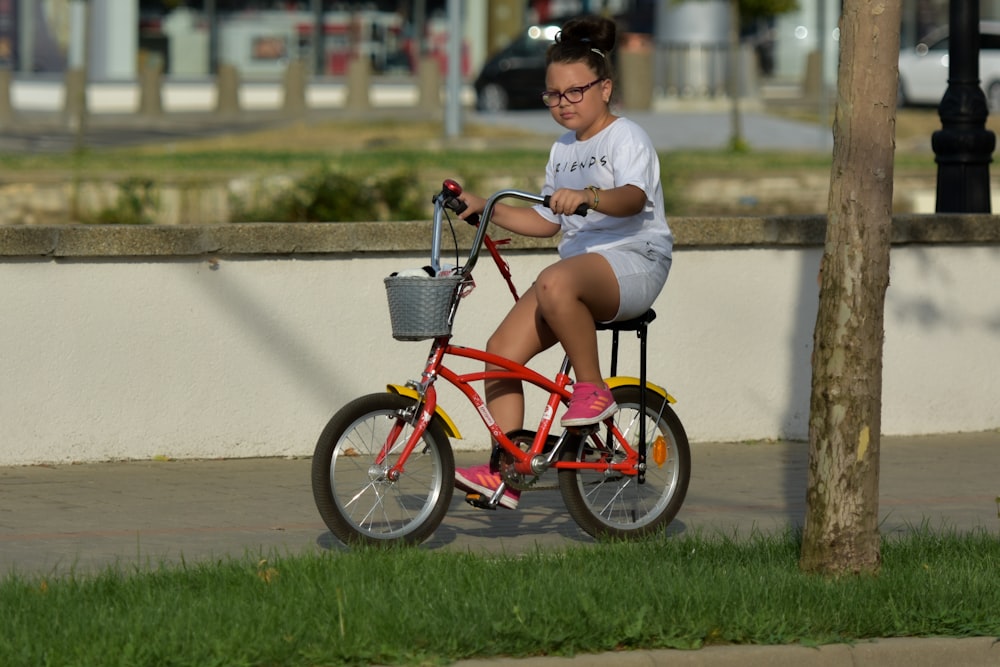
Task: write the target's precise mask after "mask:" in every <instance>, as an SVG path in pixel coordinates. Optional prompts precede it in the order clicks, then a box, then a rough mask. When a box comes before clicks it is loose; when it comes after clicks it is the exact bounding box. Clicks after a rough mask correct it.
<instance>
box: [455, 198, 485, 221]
mask: <svg viewBox="0 0 1000 667" xmlns="http://www.w3.org/2000/svg"><path fill="white" fill-rule="evenodd" d="M458 198H459V199H460V200H461V201H463V202H465V205H466V209H465V210H464V211H462V212H461V213H459V214H458V217H459V218H461V219H462V220H468V219H469V217H470V216H472V215H475V216H476V217H478V216H479V214H480V213H482V212H483V209H485V208H486V200H485V199H483V198H482V197H477V196H476V195H474V194H472V193H470V192H463V193H462V194H461V195H459V197H458Z"/></svg>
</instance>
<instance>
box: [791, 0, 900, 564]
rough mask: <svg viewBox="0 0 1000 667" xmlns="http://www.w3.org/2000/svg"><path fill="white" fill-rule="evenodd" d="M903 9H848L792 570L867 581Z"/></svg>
mask: <svg viewBox="0 0 1000 667" xmlns="http://www.w3.org/2000/svg"><path fill="white" fill-rule="evenodd" d="M899 25H900V0H844V3H843V10H842V16H841V20H840V65H839V72H838V84H837V104H836V110H835V118H834V128H833V129H834V146H833V168H832V173H831V178H830V201H829V217H828V221H827V232H826V245H825V248H824V251H823V264H822V271H821V276H820V300H819V313H818V315H817V319H816V329H815V334H814V352H813V380H812V398H811V402H810V415H809V447H810V451H809V481H808V491H807V498H806V500H807V507H806V518H805V527H804V532H803V543H802V553H801V561H800V566H801V568H802V569H803V570H805V571H807V572H817V573H827V574H844V573H862V572H875V571H877V570H878V567H879V562H880V558H881V556H880V543H879V542H880V540H879V532H878V473H879V443H880V436H881V433H880V429H881V421H882V420H881V410H882V340H883V322H884V313H883V311H884V307H885V290H886V287H887V286H888V284H889V244H890V234H891V228H892V178H893V152H894V149H895V114H896V80H897V73H896V66H897V59H898V57H899Z"/></svg>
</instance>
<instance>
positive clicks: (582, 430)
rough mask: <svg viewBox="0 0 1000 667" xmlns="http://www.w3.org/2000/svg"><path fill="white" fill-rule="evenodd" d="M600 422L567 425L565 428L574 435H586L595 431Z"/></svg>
mask: <svg viewBox="0 0 1000 667" xmlns="http://www.w3.org/2000/svg"><path fill="white" fill-rule="evenodd" d="M600 426H601V425H600V424H588V425H587V426H567V427H566V430H567V431H569V433H570V434H571V435H576V436H581V437H582V436H588V435H593V434H594V433H597V429H598V428H600Z"/></svg>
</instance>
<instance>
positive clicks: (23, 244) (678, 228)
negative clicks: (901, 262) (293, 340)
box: [0, 214, 1000, 258]
mask: <svg viewBox="0 0 1000 667" xmlns="http://www.w3.org/2000/svg"><path fill="white" fill-rule="evenodd" d="M825 223H826V217H825V216H823V215H812V216H774V217H684V218H671V221H670V224H671V227H672V229H673V231H674V235H675V237H676V245H677V247H681V248H683V247H692V248H712V247H719V248H724V247H738V246H763V247H781V246H797V247H802V246H817V245H822V244H823V242H824V234H825ZM430 228H431V226H430V222H427V221H414V222H340V223H230V224H224V225H135V226H129V225H51V226H31V225H12V226H2V227H0V257H8V258H14V257H21V258H28V257H54V258H95V257H104V258H109V257H178V256H203V255H230V256H232V255H309V254H355V253H392V252H420V251H424V250H426V249H427V248H428V247H429V241H428V236H429V234H430ZM455 231H456V234H457V236H458V239H459V243H460V245H461V247H464V248H467V247H468V243H469V241H470V239H471V238H472V230H471V228H469V227H467V226H465V225H459V226H456V230H455ZM446 234H447V232H446ZM494 235H495V236H496V237H498V238H500V237H503V236H505V233H504V232H503V231H502V230H497V231H496V232H495V234H494ZM892 242H893V244H894V245H904V244H995V243H1000V216H995V215H989V214H923V215H899V216H896V217H895V218H894V220H893V235H892ZM554 244H555V241H554V240H553V239H532V238H525V237H515V240H514V242H513V243H512V244H511V246H510V247H511V248H512V249H519V250H533V249H546V248H552V247H553V246H554ZM444 247H445V249H446V251H447V249H449V248H450V247H451V243H450V239H447V238H446V239H445V240H444Z"/></svg>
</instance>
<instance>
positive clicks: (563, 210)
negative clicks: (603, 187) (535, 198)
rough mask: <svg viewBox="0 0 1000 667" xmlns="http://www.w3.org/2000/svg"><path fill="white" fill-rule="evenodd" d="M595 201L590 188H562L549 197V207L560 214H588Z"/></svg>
mask: <svg viewBox="0 0 1000 667" xmlns="http://www.w3.org/2000/svg"><path fill="white" fill-rule="evenodd" d="M593 201H594V195H592V194H591V192H590V190H572V189H570V188H561V189H559V190H556V191H555V192H553V193H552V194H551V195H549V197H548V207H549V209H551V210H552V212H553V213H556V214H558V215H586V214H587V209H589V208H590V204H591V203H592V202H593Z"/></svg>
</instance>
